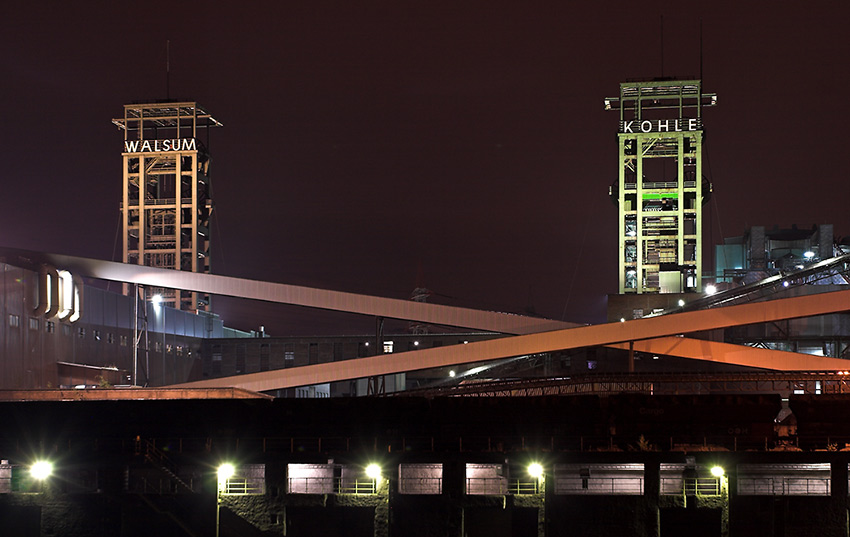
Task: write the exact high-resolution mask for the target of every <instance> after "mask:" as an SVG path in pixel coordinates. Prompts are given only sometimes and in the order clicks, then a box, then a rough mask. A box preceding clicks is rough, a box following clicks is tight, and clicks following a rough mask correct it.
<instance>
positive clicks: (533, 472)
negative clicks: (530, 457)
mask: <svg viewBox="0 0 850 537" xmlns="http://www.w3.org/2000/svg"><path fill="white" fill-rule="evenodd" d="M528 475H530V476H531V477H533V478H535V479H540V478H541V477H543V465H542V464H540V463H539V462H532V463H531V464H529V465H528Z"/></svg>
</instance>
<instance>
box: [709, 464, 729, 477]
mask: <svg viewBox="0 0 850 537" xmlns="http://www.w3.org/2000/svg"><path fill="white" fill-rule="evenodd" d="M725 473H726V471H725V470H723V468H722V467H720V466H713V467H712V468H711V475H713V476H714V477H721V476H723V475H724V474H725Z"/></svg>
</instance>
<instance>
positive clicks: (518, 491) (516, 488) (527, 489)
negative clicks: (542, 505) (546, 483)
mask: <svg viewBox="0 0 850 537" xmlns="http://www.w3.org/2000/svg"><path fill="white" fill-rule="evenodd" d="M541 492H542V490H541V487H540V481H538V480H536V479H535V480H534V481H521V480H519V479H512V480H511V481H510V482H509V483H508V494H513V495H516V496H527V495H532V494H540V493H541Z"/></svg>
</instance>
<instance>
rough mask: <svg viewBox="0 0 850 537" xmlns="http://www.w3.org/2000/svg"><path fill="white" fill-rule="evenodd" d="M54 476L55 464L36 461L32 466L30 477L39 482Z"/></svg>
mask: <svg viewBox="0 0 850 537" xmlns="http://www.w3.org/2000/svg"><path fill="white" fill-rule="evenodd" d="M52 474H53V463H52V462H50V461H36V462H35V463H33V465H32V466H30V475H31V476H33V477H34V478H35V479H38V480H39V481H44V480H45V479H47V478H48V477H50V476H51V475H52Z"/></svg>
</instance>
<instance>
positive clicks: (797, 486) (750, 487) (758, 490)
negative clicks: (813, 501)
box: [738, 476, 830, 496]
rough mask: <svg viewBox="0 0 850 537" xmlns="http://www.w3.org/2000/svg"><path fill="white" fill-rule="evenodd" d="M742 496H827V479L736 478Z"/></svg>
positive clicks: (828, 490) (828, 485)
mask: <svg viewBox="0 0 850 537" xmlns="http://www.w3.org/2000/svg"><path fill="white" fill-rule="evenodd" d="M738 494H739V495H742V496H829V494H830V481H829V478H828V477H813V478H808V477H778V478H774V477H740V476H739V477H738Z"/></svg>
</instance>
